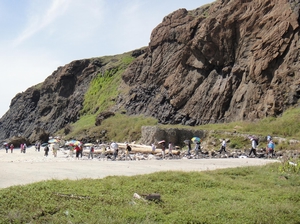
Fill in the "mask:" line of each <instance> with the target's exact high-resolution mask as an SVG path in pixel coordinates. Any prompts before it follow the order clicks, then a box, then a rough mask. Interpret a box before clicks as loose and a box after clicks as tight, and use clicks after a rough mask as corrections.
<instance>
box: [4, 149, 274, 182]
mask: <svg viewBox="0 0 300 224" xmlns="http://www.w3.org/2000/svg"><path fill="white" fill-rule="evenodd" d="M271 162H276V160H267V159H258V158H241V159H237V158H235V159H233V158H232V159H230V158H229V159H177V160H141V161H109V160H108V161H103V160H99V159H98V158H94V159H93V160H91V159H90V160H88V159H87V158H86V157H83V158H82V159H79V160H77V159H76V158H75V156H74V157H73V158H72V157H68V152H67V151H64V150H59V151H58V154H57V157H54V156H53V154H52V152H49V156H48V157H45V156H44V151H43V150H41V151H40V152H37V151H35V148H34V147H29V148H27V151H26V153H25V154H24V153H20V150H19V149H15V150H14V152H13V153H11V152H10V151H9V152H8V153H6V151H5V150H4V149H1V150H0V170H1V171H0V172H1V181H0V188H6V187H10V186H14V185H24V184H29V183H34V182H38V181H44V180H51V179H58V180H63V179H71V180H77V179H83V178H92V179H97V178H104V177H106V176H115V175H126V176H132V175H139V174H148V173H153V172H159V171H204V170H215V169H222V168H229V167H242V166H259V165H265V164H267V163H271Z"/></svg>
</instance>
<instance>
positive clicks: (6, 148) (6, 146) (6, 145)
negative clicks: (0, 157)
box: [5, 144, 8, 153]
mask: <svg viewBox="0 0 300 224" xmlns="http://www.w3.org/2000/svg"><path fill="white" fill-rule="evenodd" d="M5 150H6V153H8V144H5Z"/></svg>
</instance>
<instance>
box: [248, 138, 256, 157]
mask: <svg viewBox="0 0 300 224" xmlns="http://www.w3.org/2000/svg"><path fill="white" fill-rule="evenodd" d="M250 141H251V150H250V153H249V156H250V155H251V154H252V152H253V154H254V156H256V147H257V144H256V141H255V138H254V137H251V138H250Z"/></svg>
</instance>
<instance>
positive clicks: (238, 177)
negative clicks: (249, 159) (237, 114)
mask: <svg viewBox="0 0 300 224" xmlns="http://www.w3.org/2000/svg"><path fill="white" fill-rule="evenodd" d="M280 166H281V165H280V164H279V163H277V164H271V165H267V166H263V167H245V168H236V169H225V170H217V171H207V172H190V173H184V172H160V173H154V174H150V175H143V176H133V177H107V178H104V179H98V180H88V179H85V180H78V181H71V180H64V181H56V180H52V181H46V182H40V183H35V184H30V185H26V186H15V187H10V188H7V189H2V190H0V220H1V223H29V222H30V223H299V222H300V188H299V185H300V176H299V170H298V173H293V172H291V173H283V172H282V169H281V168H280ZM57 193H60V194H67V195H75V196H84V197H87V198H82V199H78V198H71V197H63V196H58V195H57ZM134 193H138V194H149V193H160V194H161V198H162V201H161V202H159V203H154V202H144V201H141V200H137V199H133V197H132V196H133V194H134Z"/></svg>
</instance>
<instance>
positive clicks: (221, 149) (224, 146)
mask: <svg viewBox="0 0 300 224" xmlns="http://www.w3.org/2000/svg"><path fill="white" fill-rule="evenodd" d="M223 151H224V152H226V140H225V139H224V138H223V140H222V145H221V148H220V150H219V153H220V154H221V153H222V152H223Z"/></svg>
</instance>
